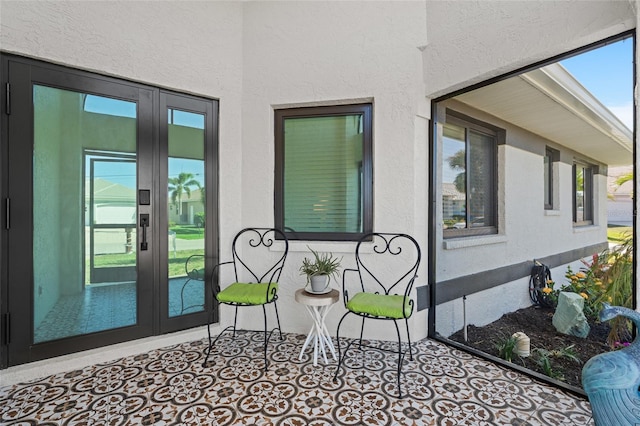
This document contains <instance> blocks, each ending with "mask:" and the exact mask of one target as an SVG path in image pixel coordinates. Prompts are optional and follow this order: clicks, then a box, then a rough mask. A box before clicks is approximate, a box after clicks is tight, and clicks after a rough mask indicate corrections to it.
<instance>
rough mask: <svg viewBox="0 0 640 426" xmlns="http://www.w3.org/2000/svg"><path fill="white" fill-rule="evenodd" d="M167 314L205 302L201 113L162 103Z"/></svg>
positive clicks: (185, 311)
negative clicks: (165, 150)
mask: <svg viewBox="0 0 640 426" xmlns="http://www.w3.org/2000/svg"><path fill="white" fill-rule="evenodd" d="M167 112H168V114H167V125H168V133H167V138H168V141H167V144H168V153H169V156H168V159H167V166H168V179H167V182H168V196H167V206H166V209H167V210H166V211H167V217H168V221H169V232H168V239H169V245H168V247H169V250H168V251H169V252H168V272H169V298H168V301H169V302H168V303H169V306H168V310H169V316H170V317H174V316H178V315H186V314H190V313H194V312H202V311H204V307H205V279H204V277H205V234H206V233H205V222H206V220H205V219H206V218H205V210H206V199H205V167H204V165H205V157H204V153H205V115H204V114H199V113H192V112H187V111H181V110H178V109H175V108H168V111H167Z"/></svg>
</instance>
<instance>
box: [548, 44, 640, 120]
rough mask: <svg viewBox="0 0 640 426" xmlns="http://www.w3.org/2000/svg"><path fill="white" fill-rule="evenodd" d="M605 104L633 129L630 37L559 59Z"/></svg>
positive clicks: (631, 48) (631, 47)
mask: <svg viewBox="0 0 640 426" xmlns="http://www.w3.org/2000/svg"><path fill="white" fill-rule="evenodd" d="M560 64H562V66H564V67H565V68H566V69H567V70H568V71H569V72H570V73H571V74H573V76H574V77H575V78H576V79H577V80H578V81H579V82H580V83H581V84H582V85H583V86H584V87H585V88H586V89H587V90H588V91H590V92H591V93H592V94H593V95H594V96H595V97H596V98H598V100H600V102H602V104H603V105H604V106H606V107H607V108H608V109H609V110H610V111H611V112H612V113H614V114H615V115H616V116H618V118H620V120H622V122H623V123H624V124H625V125H626V126H627V127H628V128H629V129H630V130H633V39H632V38H627V39H624V40H620V41H617V42H615V43H611V44H609V45H606V46H603V47H600V48H598V49H594V50H591V51H589V52H585V53H582V54H580V55H577V56H573V57H571V58H568V59H565V60H563V61H560Z"/></svg>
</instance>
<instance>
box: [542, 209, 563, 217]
mask: <svg viewBox="0 0 640 426" xmlns="http://www.w3.org/2000/svg"><path fill="white" fill-rule="evenodd" d="M544 215H545V216H560V210H545V211H544Z"/></svg>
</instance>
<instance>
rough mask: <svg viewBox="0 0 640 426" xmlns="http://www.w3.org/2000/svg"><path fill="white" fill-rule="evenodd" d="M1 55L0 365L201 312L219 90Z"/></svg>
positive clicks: (137, 333) (132, 335)
mask: <svg viewBox="0 0 640 426" xmlns="http://www.w3.org/2000/svg"><path fill="white" fill-rule="evenodd" d="M2 67H3V68H2V70H3V85H6V91H5V93H4V94H3V103H2V104H3V107H4V108H5V110H6V111H4V114H3V117H2V120H3V121H2V124H3V126H2V144H1V147H2V151H1V152H2V162H1V163H0V167H1V171H2V173H1V175H0V176H1V180H2V192H3V197H2V198H3V201H4V204H5V206H4V207H5V208H4V209H2V215H3V220H2V225H3V228H4V231H3V239H2V246H1V250H2V251H1V254H2V292H1V293H0V302H1V308H2V314H3V316H2V322H3V328H2V330H3V336H2V337H3V341H2V343H3V346H2V349H3V351H2V359H1V364H2V365H1V366H2V367H6V366H11V365H18V364H22V363H26V362H30V361H34V360H39V359H44V358H48V357H52V356H57V355H61V354H65V353H70V352H76V351H80V350H84V349H89V348H95V347H99V346H104V345H108V344H112V343H116V342H121V341H126V340H133V339H137V338H141V337H145V336H151V335H156V334H163V333H167V332H171V331H175V330H179V329H184V328H188V327H193V326H197V325H201V324H205V323H206V321H207V319H208V317H209V313H210V312H211V311H212V309H213V307H212V300H211V295H210V294H209V292H206V291H205V285H206V281H207V278H208V277H210V276H211V268H212V265H213V264H214V262H215V261H216V260H217V243H216V240H217V229H216V227H217V207H216V202H217V179H216V175H217V167H216V161H217V102H216V101H214V100H209V99H202V98H197V97H193V96H188V95H182V94H177V93H173V92H168V91H162V90H159V89H157V88H153V87H149V86H145V85H140V84H135V83H130V82H126V81H121V80H117V79H113V78H107V77H103V76H99V75H95V74H90V73H85V72H81V71H76V70H70V69H66V68H62V67H58V66H53V65H49V64H44V63H41V62H36V61H30V60H26V59H23V58H17V57H12V56H3V58H2ZM187 259H190V262H191V266H193V265H196V266H195V267H194V268H195V270H197V271H198V274H197V276H196V277H194V276H191V274H189V273H188V271H189V269H186V268H185V263H186V261H187ZM193 262H195V263H193ZM194 278H195V279H194Z"/></svg>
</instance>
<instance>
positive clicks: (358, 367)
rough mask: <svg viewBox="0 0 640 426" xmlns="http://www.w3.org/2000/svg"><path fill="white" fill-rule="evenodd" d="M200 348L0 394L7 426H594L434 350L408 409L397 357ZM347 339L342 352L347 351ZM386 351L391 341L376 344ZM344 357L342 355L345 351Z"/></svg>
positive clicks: (419, 368) (419, 353)
mask: <svg viewBox="0 0 640 426" xmlns="http://www.w3.org/2000/svg"><path fill="white" fill-rule="evenodd" d="M263 336H264V335H263V334H261V333H255V332H241V333H239V334H238V335H237V336H236V339H235V340H233V341H232V340H231V339H230V338H227V337H222V338H221V339H220V340H219V345H218V347H217V349H216V350H215V351H214V352H213V354H212V356H211V357H210V359H209V361H208V362H207V363H206V365H204V366H203V365H202V363H203V360H204V351H205V348H206V341H205V340H199V341H195V342H191V343H185V344H181V345H176V346H172V347H167V348H163V349H160V350H155V351H151V352H148V353H144V354H140V355H137V356H132V357H127V358H122V359H118V360H116V361H114V362H111V363H108V364H97V365H93V366H90V367H87V368H85V369H82V370H76V371H70V372H68V373H63V374H57V375H52V376H49V377H46V378H43V379H40V380H35V381H32V382H28V383H21V384H18V385H14V386H10V387H6V388H0V424H3V425H30V424H38V425H110V426H118V425H274V426H275V425H291V426H294V425H314V426H320V425H451V426H453V425H520V426H524V425H593V424H594V423H593V420H592V419H591V410H590V407H589V404H588V402H587V401H585V400H583V399H580V398H577V397H575V396H572V395H570V394H567V393H565V392H563V391H561V390H559V389H556V388H553V387H549V386H547V385H544V384H541V383H538V382H536V381H534V380H532V379H530V378H529V377H527V376H524V375H521V374H519V373H517V372H514V371H511V370H508V369H504V368H502V367H499V366H496V365H493V364H491V363H489V362H487V361H484V360H482V359H479V358H476V357H474V356H472V355H470V354H467V353H465V352H461V351H459V350H456V349H453V348H450V347H448V346H446V345H444V344H441V343H439V342H434V341H431V340H428V339H427V340H423V341H420V342H417V343H416V344H415V349H414V354H415V355H414V360H413V361H411V360H409V359H408V358H407V359H406V361H405V364H404V368H403V375H402V386H403V393H405V394H406V395H407V396H405V397H404V398H403V399H397V398H394V397H393V396H390V395H393V394H397V389H396V387H397V385H396V375H395V366H396V358H395V356H394V355H393V354H389V353H387V352H383V351H381V350H378V349H376V348H373V349H372V348H367V349H365V348H363V349H362V350H359V349H355V348H354V349H352V350H350V352H349V357H348V358H347V359H346V360H345V363H344V364H343V365H344V366H343V367H341V371H340V372H339V374H338V380H337V381H336V382H334V381H333V376H334V373H335V369H336V367H337V363H336V362H335V361H334V362H330V363H329V364H328V365H324V363H322V362H321V363H319V364H318V366H316V367H314V366H313V360H312V357H313V354H312V352H311V349H308V350H307V352H306V353H305V354H304V356H303V357H302V359H301V360H299V359H298V356H299V351H300V348H302V345H303V343H304V339H305V336H303V335H297V334H284V335H283V336H284V340H282V341H280V340H279V339H278V338H277V337H276V336H274V337H273V338H272V339H271V342H270V344H269V348H268V350H269V366H268V369H267V371H266V372H265V370H264V358H263V355H264V353H263V347H262V345H261V343H262V341H263V340H262V339H263ZM346 342H347V340H345V342H344V343H346ZM369 343H370V344H371V345H373V346H377V347H386V346H388V343H383V342H369ZM343 348H344V346H343Z"/></svg>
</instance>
